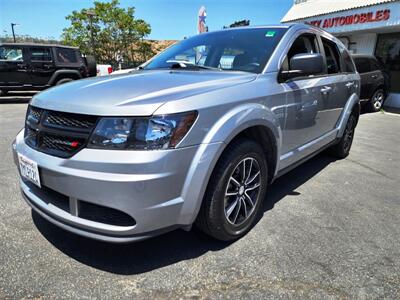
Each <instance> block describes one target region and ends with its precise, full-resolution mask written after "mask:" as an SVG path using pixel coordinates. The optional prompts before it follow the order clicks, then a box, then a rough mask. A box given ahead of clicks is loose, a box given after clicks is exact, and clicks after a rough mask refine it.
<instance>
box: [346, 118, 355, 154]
mask: <svg viewBox="0 0 400 300" xmlns="http://www.w3.org/2000/svg"><path fill="white" fill-rule="evenodd" d="M354 123H355V118H354V116H352V115H351V116H350V118H349V121H348V122H347V126H346V129H345V131H344V141H343V149H344V151H345V152H347V151H349V149H350V147H351V143H352V141H353V136H354Z"/></svg>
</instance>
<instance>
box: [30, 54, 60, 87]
mask: <svg viewBox="0 0 400 300" xmlns="http://www.w3.org/2000/svg"><path fill="white" fill-rule="evenodd" d="M29 53H30V55H29V57H30V63H29V70H30V76H31V83H32V85H34V86H45V85H46V84H47V83H48V82H49V80H50V78H51V76H52V75H53V73H54V71H55V66H54V59H53V57H52V54H51V48H49V47H30V48H29Z"/></svg>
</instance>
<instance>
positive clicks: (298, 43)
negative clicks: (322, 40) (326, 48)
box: [281, 34, 319, 71]
mask: <svg viewBox="0 0 400 300" xmlns="http://www.w3.org/2000/svg"><path fill="white" fill-rule="evenodd" d="M316 45H317V39H316V37H315V35H313V34H303V35H301V36H299V37H298V38H297V39H296V40H295V41H294V42H293V44H292V46H291V47H290V49H289V51H288V54H287V55H286V57H285V60H284V61H283V64H282V68H281V69H282V70H283V71H289V70H290V69H291V68H290V59H291V58H292V57H293V56H295V55H296V54H303V53H317V52H319V51H317V46H316Z"/></svg>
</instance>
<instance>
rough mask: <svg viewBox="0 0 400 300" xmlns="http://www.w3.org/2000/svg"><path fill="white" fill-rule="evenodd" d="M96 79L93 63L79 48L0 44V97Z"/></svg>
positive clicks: (31, 44) (94, 64)
mask: <svg viewBox="0 0 400 300" xmlns="http://www.w3.org/2000/svg"><path fill="white" fill-rule="evenodd" d="M95 75H96V63H95V61H94V59H93V58H92V57H90V56H87V57H82V55H81V53H80V51H79V49H78V48H74V47H67V46H60V45H46V44H33V43H29V44H28V43H23V44H17V43H0V95H1V94H3V95H4V94H6V93H7V92H8V91H21V90H43V89H46V88H48V87H50V86H54V85H59V84H62V83H65V82H68V81H72V80H75V79H80V78H85V77H89V76H95Z"/></svg>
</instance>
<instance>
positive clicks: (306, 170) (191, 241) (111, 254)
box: [32, 154, 334, 275]
mask: <svg viewBox="0 0 400 300" xmlns="http://www.w3.org/2000/svg"><path fill="white" fill-rule="evenodd" d="M333 161H334V159H333V158H332V157H330V156H327V155H325V154H320V155H317V156H316V157H315V158H313V159H311V160H310V161H307V162H305V163H304V164H303V165H301V166H299V167H298V168H296V169H294V170H293V171H291V172H289V173H288V174H286V175H284V176H282V177H281V178H279V179H277V180H276V181H275V182H274V183H273V184H272V185H271V186H270V187H269V189H268V193H267V198H266V199H265V201H264V205H263V213H265V212H267V211H269V210H271V209H272V208H273V207H274V205H275V204H276V203H277V202H279V201H280V200H282V199H283V198H284V197H285V196H286V195H299V193H298V192H296V189H298V188H299V187H300V186H301V185H303V184H304V183H305V182H307V181H308V180H310V179H311V178H312V177H314V176H315V175H316V174H318V173H319V172H320V171H321V170H323V169H324V168H325V167H326V166H328V165H329V164H330V163H332V162H333ZM260 215H261V216H260V219H261V218H262V215H263V214H260ZM32 218H33V221H34V224H35V225H36V227H37V228H38V230H39V231H40V232H41V234H42V235H43V236H44V237H45V238H46V239H47V240H48V241H49V242H50V243H51V244H52V245H54V246H55V247H56V248H57V249H59V250H60V251H62V252H63V253H65V254H66V255H68V256H70V257H72V258H73V259H75V260H77V261H79V262H81V263H83V264H86V265H88V266H91V267H93V268H96V269H100V270H103V271H106V272H110V273H115V274H122V275H131V274H140V273H145V272H148V271H151V270H155V269H158V268H161V267H164V266H168V265H171V264H175V263H177V262H180V261H183V260H187V259H193V258H197V257H199V256H201V255H203V254H205V253H207V252H209V251H219V250H222V249H224V248H226V247H228V246H229V245H231V244H232V243H226V242H225V243H224V242H219V241H216V240H213V239H211V238H209V237H208V236H205V235H204V234H202V233H200V232H198V231H197V230H192V231H190V232H186V231H183V230H175V231H172V232H169V233H166V234H164V235H161V236H158V237H155V238H153V239H149V240H145V241H142V242H137V243H132V244H122V245H119V244H108V243H104V242H99V241H95V240H91V239H87V238H84V237H80V236H78V235H75V234H72V233H70V232H67V231H64V230H62V229H60V228H58V227H56V226H55V225H53V224H51V223H50V222H48V221H47V220H45V219H44V218H42V217H41V216H40V215H38V214H37V213H35V212H34V211H32Z"/></svg>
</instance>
